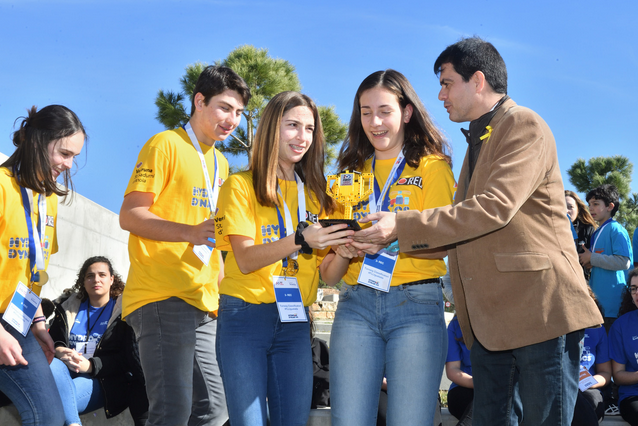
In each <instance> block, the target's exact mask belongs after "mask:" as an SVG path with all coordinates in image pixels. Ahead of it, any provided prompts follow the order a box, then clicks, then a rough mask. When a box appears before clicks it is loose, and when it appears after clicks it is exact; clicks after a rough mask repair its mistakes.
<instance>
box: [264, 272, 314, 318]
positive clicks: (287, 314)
mask: <svg viewBox="0 0 638 426" xmlns="http://www.w3.org/2000/svg"><path fill="white" fill-rule="evenodd" d="M272 280H273V286H274V287H275V300H276V302H277V310H278V311H279V319H280V320H281V322H306V321H308V318H307V317H306V310H305V309H304V306H303V299H302V298H301V290H299V284H298V283H297V278H295V277H282V276H278V275H275V276H273V278H272Z"/></svg>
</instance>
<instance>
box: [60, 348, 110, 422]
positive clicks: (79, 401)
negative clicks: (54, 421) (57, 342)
mask: <svg viewBox="0 0 638 426" xmlns="http://www.w3.org/2000/svg"><path fill="white" fill-rule="evenodd" d="M50 367H51V372H52V373H53V378H54V379H55V384H56V385H57V387H58V392H60V398H61V399H62V406H63V407H64V417H65V418H66V423H65V424H66V425H69V424H73V423H78V424H82V422H81V421H80V414H84V413H89V412H91V411H95V410H97V409H98V408H102V407H104V397H103V394H102V387H101V386H100V382H99V381H98V379H95V378H92V377H91V376H90V375H89V374H78V373H75V372H71V371H69V369H68V367H67V366H66V364H64V363H63V362H62V361H60V360H59V359H57V358H54V359H53V362H51V365H50Z"/></svg>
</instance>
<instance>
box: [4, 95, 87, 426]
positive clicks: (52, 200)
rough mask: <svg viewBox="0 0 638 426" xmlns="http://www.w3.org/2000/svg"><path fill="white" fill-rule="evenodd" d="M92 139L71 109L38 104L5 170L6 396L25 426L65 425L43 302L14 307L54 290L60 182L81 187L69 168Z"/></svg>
mask: <svg viewBox="0 0 638 426" xmlns="http://www.w3.org/2000/svg"><path fill="white" fill-rule="evenodd" d="M85 139H86V135H85V133H84V127H83V126H82V123H81V122H80V119H79V118H78V117H77V115H75V113H73V111H71V110H70V109H68V108H66V107H64V106H61V105H49V106H47V107H44V108H42V109H41V110H39V111H38V110H37V109H36V107H35V106H34V107H33V108H31V109H30V110H29V112H28V116H27V117H25V118H24V119H23V120H22V121H21V123H20V128H19V129H18V130H17V131H16V132H15V133H14V134H13V144H14V145H15V146H16V150H15V151H14V153H13V154H12V155H11V157H9V158H8V159H7V161H5V162H4V163H3V164H2V165H1V166H0V241H1V243H0V244H1V245H2V248H1V250H2V254H0V315H1V316H2V321H1V322H0V392H2V393H4V394H5V395H7V396H8V397H9V399H10V400H11V402H13V403H14V404H15V406H16V408H17V409H18V411H19V412H20V418H21V419H22V424H23V425H62V424H64V411H63V408H62V401H61V400H60V395H59V394H58V392H56V391H55V389H56V386H55V381H54V380H53V376H52V374H51V370H50V369H49V362H51V360H52V359H53V356H54V354H55V349H54V347H53V340H52V339H51V337H50V336H49V333H48V332H47V330H46V327H45V320H46V318H45V317H44V316H43V315H42V307H41V306H40V303H39V302H40V301H39V299H34V298H29V297H26V299H23V300H32V301H33V304H31V303H28V302H25V303H20V301H18V303H17V304H10V301H11V299H12V297H13V295H14V294H15V295H16V297H17V298H19V297H18V296H19V295H20V294H23V295H24V296H26V295H30V294H31V293H30V292H31V291H32V292H33V293H35V294H37V295H39V294H40V289H41V288H42V285H44V284H46V281H47V279H48V278H47V274H46V268H47V266H48V263H49V258H50V256H51V254H53V253H55V252H57V249H58V245H57V236H56V235H57V234H56V223H57V208H58V196H60V195H66V194H67V193H68V190H67V189H66V188H64V187H61V186H58V185H57V182H56V180H57V178H58V177H59V176H62V177H63V179H64V184H65V186H66V187H67V188H71V189H72V188H73V186H72V185H71V180H70V173H69V170H70V169H71V167H72V166H73V160H74V158H75V157H76V156H77V155H79V154H80V151H81V150H82V147H83V146H84V140H85ZM27 287H28V289H27ZM36 304H37V308H35V305H36ZM20 305H21V306H22V307H19V306H20ZM27 306H30V307H32V308H33V309H34V310H35V315H33V311H31V310H29V309H27V308H26V307H27ZM23 327H24V328H23ZM18 328H20V330H18Z"/></svg>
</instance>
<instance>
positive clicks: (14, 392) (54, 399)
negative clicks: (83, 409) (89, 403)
mask: <svg viewBox="0 0 638 426" xmlns="http://www.w3.org/2000/svg"><path fill="white" fill-rule="evenodd" d="M2 326H3V327H4V328H5V330H7V331H8V332H9V333H10V334H11V335H12V336H13V337H14V338H15V339H16V340H17V341H18V343H20V347H21V348H22V356H23V357H24V358H25V359H26V360H27V362H28V363H29V365H21V366H16V367H9V366H6V365H0V391H2V392H3V393H4V394H5V395H6V396H7V397H8V398H9V399H10V400H11V402H13V404H14V405H15V406H16V408H17V409H18V412H19V413H20V418H21V419H22V424H23V425H30V426H62V425H63V424H64V411H63V410H62V401H60V395H59V394H58V393H57V392H55V389H56V387H55V381H54V380H53V375H52V374H51V369H50V368H49V363H48V362H47V359H46V357H45V356H44V352H42V348H41V347H40V344H39V343H38V341H37V340H36V339H35V337H33V333H31V332H30V331H29V333H28V334H27V337H24V336H23V335H22V334H20V333H18V332H17V331H16V330H15V329H14V328H13V327H11V326H10V325H8V324H7V323H6V322H4V321H2Z"/></svg>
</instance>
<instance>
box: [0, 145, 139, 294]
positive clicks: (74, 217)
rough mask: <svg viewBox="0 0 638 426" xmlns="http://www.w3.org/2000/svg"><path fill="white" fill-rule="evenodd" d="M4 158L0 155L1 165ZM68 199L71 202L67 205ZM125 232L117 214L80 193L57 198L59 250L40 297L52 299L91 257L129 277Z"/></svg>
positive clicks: (54, 256)
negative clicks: (105, 260) (108, 261)
mask: <svg viewBox="0 0 638 426" xmlns="http://www.w3.org/2000/svg"><path fill="white" fill-rule="evenodd" d="M5 159H6V155H4V154H2V153H0V163H1V162H3V161H4V160H5ZM68 200H72V202H71V204H68ZM127 246H128V232H126V231H123V230H122V229H121V228H120V224H119V219H118V215H116V214H115V213H113V212H111V211H110V210H108V209H106V208H104V207H102V206H100V205H98V204H96V203H94V202H93V201H91V200H89V199H88V198H86V197H83V196H82V195H80V194H77V193H76V194H74V196H73V197H67V203H66V204H65V203H64V202H63V201H62V199H60V204H59V206H58V247H59V251H58V252H57V253H56V254H54V255H53V256H51V260H50V262H49V268H48V270H47V272H48V273H49V277H50V279H49V283H48V284H46V285H45V286H44V287H43V288H42V293H41V296H42V297H47V298H49V299H55V298H56V297H57V296H58V295H59V294H60V293H61V292H62V290H64V289H65V288H68V287H71V286H72V285H73V284H74V283H75V280H76V279H77V273H78V271H79V270H80V267H81V266H82V263H83V262H84V261H85V260H86V259H87V258H89V257H91V256H97V255H100V256H106V257H108V258H109V259H111V262H112V263H113V267H114V268H115V271H116V272H117V273H119V274H120V275H121V276H122V279H124V280H125V281H126V276H127V275H128V269H129V261H128V248H127Z"/></svg>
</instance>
